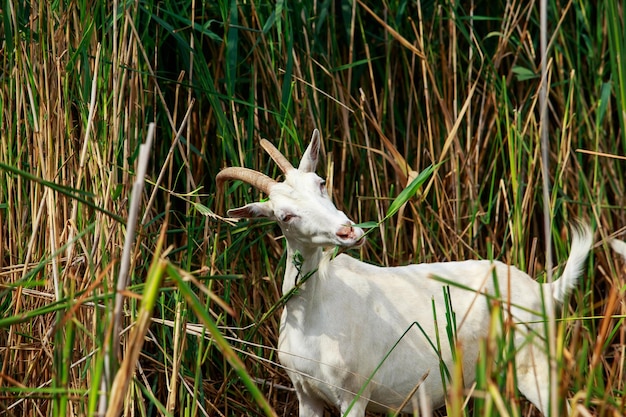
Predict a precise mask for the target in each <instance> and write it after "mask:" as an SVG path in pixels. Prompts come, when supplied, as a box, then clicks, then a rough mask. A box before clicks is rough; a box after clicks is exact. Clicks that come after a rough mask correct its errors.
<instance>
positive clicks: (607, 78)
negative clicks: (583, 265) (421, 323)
mask: <svg viewBox="0 0 626 417" xmlns="http://www.w3.org/2000/svg"><path fill="white" fill-rule="evenodd" d="M197 3H198V4H196V3H194V2H192V3H190V4H187V2H180V3H175V2H166V3H163V4H160V5H159V7H157V6H154V5H151V4H148V3H135V4H130V3H128V4H127V3H123V4H120V3H117V2H114V3H113V4H108V3H102V2H90V1H89V0H79V1H78V2H57V3H52V4H50V5H48V4H44V2H40V3H34V4H32V5H27V4H23V3H19V2H18V3H15V2H7V3H6V4H5V5H4V6H3V9H2V16H3V20H2V23H1V24H2V27H3V33H4V41H3V43H2V47H1V48H2V49H1V50H2V54H1V59H2V71H1V72H0V74H2V75H1V77H2V84H1V86H0V87H1V88H0V106H1V107H2V108H1V110H2V111H1V112H0V115H1V117H2V123H1V124H0V129H1V130H0V141H1V146H2V149H3V151H2V152H0V163H1V164H2V165H0V308H1V310H0V311H2V315H0V398H1V399H2V401H0V413H2V414H4V415H69V414H71V415H83V414H90V415H91V414H96V413H97V411H98V408H99V404H102V403H103V401H106V400H107V399H108V397H109V393H108V391H106V390H104V391H103V392H101V391H100V387H101V385H100V381H101V380H102V376H103V375H107V372H110V374H109V379H108V384H110V383H112V381H113V376H114V374H115V372H116V371H117V369H118V365H117V364H118V363H120V361H122V360H123V359H124V358H125V357H126V356H125V355H126V353H125V352H127V348H129V347H132V346H129V343H130V340H131V339H130V338H129V334H130V333H129V332H130V329H131V328H132V326H133V325H134V324H135V323H136V322H137V320H138V315H139V312H140V309H141V307H140V306H141V303H142V301H145V300H146V299H147V296H148V295H150V296H155V297H156V298H155V303H156V307H155V308H154V309H153V310H152V311H151V314H152V315H153V322H152V325H151V326H150V327H149V328H148V329H147V330H146V331H147V335H146V338H145V340H144V346H143V349H142V350H141V352H140V354H139V360H138V361H137V363H136V370H135V372H134V373H133V372H130V371H129V372H128V373H127V374H125V375H124V376H125V378H126V382H128V386H129V391H128V394H127V395H126V397H125V402H124V406H125V407H126V408H125V412H126V414H130V413H131V410H132V412H134V413H137V414H140V415H153V414H158V413H161V414H169V413H171V414H176V415H182V414H185V415H186V414H190V415H205V414H210V415H256V414H263V411H262V409H261V406H260V405H259V404H262V400H261V399H260V398H259V397H258V396H256V397H255V396H253V395H250V388H249V386H246V385H245V383H246V382H247V381H248V380H247V375H252V376H253V377H254V378H255V379H254V380H255V381H256V382H257V384H258V386H259V387H260V388H261V391H262V392H263V394H264V396H265V398H267V400H268V402H269V404H270V405H271V406H272V407H273V408H274V410H276V412H277V414H281V415H287V414H289V413H295V410H297V401H296V399H295V395H294V393H293V392H292V391H291V390H290V389H289V385H290V382H289V381H288V379H287V378H286V376H285V373H284V371H283V370H282V369H281V368H280V366H279V364H277V363H276V352H275V349H274V347H275V346H276V340H277V331H278V321H279V309H278V310H277V312H275V313H274V314H271V315H269V316H268V317H267V318H266V319H265V320H264V321H263V322H262V323H259V322H260V320H261V318H262V317H263V316H264V314H265V313H266V312H268V311H270V310H271V309H272V306H273V305H274V304H275V303H276V301H277V300H278V299H279V298H280V293H279V288H280V280H281V276H282V275H281V274H282V271H283V267H284V259H283V258H282V248H283V242H282V240H280V238H279V236H278V229H277V228H276V227H274V226H273V225H271V224H268V223H265V222H253V223H245V224H237V225H232V224H230V223H227V222H225V221H224V220H223V219H222V218H221V217H220V215H221V214H223V213H224V208H225V207H233V206H235V205H240V204H241V203H243V202H250V201H253V200H256V199H258V198H260V197H261V196H259V195H258V194H257V193H256V191H254V190H248V189H246V188H245V187H241V186H237V185H232V186H231V187H230V188H229V189H227V190H226V191H225V193H224V194H223V195H219V196H216V190H215V186H214V180H213V178H214V176H215V174H216V173H217V172H218V171H219V169H221V168H222V167H224V166H226V165H238V166H246V167H249V168H254V169H259V170H261V171H263V172H266V173H268V174H270V175H273V176H276V175H277V171H276V168H275V167H274V166H272V165H271V164H269V163H268V161H267V158H266V157H265V156H264V155H263V154H262V152H260V151H259V147H258V140H259V138H260V137H267V138H269V139H271V140H272V141H273V142H274V143H275V144H277V146H279V147H280V149H281V150H283V151H284V152H285V153H286V155H288V157H289V158H290V159H292V160H296V159H297V158H298V157H299V156H300V154H301V152H302V150H303V147H304V145H305V142H306V140H307V139H308V136H309V134H310V132H311V131H312V129H313V127H318V128H319V129H320V130H321V131H322V134H323V136H324V146H325V150H326V151H327V158H326V160H325V163H326V165H325V168H324V169H323V170H320V173H321V174H323V175H324V176H326V177H327V179H328V182H329V183H330V184H331V185H332V188H333V196H334V200H335V201H336V203H337V206H338V207H339V208H340V209H342V210H344V211H345V212H346V213H348V214H349V216H350V217H351V218H352V219H354V220H356V221H363V222H365V221H372V220H374V221H379V220H381V219H383V218H384V217H385V214H386V212H387V209H388V207H389V205H390V203H391V201H392V200H393V199H394V198H395V196H397V195H398V194H399V193H400V191H401V190H402V189H403V188H404V187H406V185H407V184H408V183H409V182H410V180H411V179H412V178H414V177H415V175H416V174H417V173H418V172H421V171H422V170H424V169H425V168H426V167H427V166H429V165H434V164H438V163H440V165H438V167H437V168H436V172H435V173H434V175H433V176H432V181H430V182H428V183H427V184H425V186H424V187H423V188H422V189H421V191H420V192H419V193H418V195H416V196H415V197H414V198H413V199H411V200H410V201H408V202H407V204H406V205H405V206H403V208H402V209H401V210H400V212H398V214H397V215H395V216H393V217H392V218H390V219H389V220H387V221H385V222H384V223H383V224H381V226H380V228H379V230H378V231H377V233H372V234H370V240H369V243H368V245H367V246H366V247H364V248H363V249H361V250H360V251H359V252H358V253H357V252H355V253H353V255H354V256H358V257H361V258H362V259H365V260H367V261H370V262H375V263H378V264H384V265H398V264H406V263H410V262H429V261H439V260H442V261H443V260H457V259H468V258H471V259H474V258H488V257H494V258H497V259H500V260H503V261H506V262H511V263H513V264H515V265H517V266H519V267H520V268H521V269H523V270H526V271H529V272H530V273H531V274H532V275H534V276H537V278H538V279H543V273H544V268H543V265H544V262H545V261H544V259H545V257H544V254H543V252H542V251H543V247H544V245H543V242H545V239H546V236H544V232H543V229H542V224H543V214H542V200H541V166H540V147H539V139H538V138H539V131H540V125H539V120H538V114H539V111H538V102H537V93H538V90H539V78H538V75H537V74H538V64H539V59H538V51H537V49H538V36H539V32H538V11H537V10H535V8H534V7H533V6H534V5H533V4H530V3H527V2H523V1H512V2H501V3H498V4H491V3H490V4H489V5H487V4H482V3H476V4H475V5H474V3H473V2H470V3H469V4H470V5H466V6H463V7H461V6H458V7H453V6H451V5H449V4H443V3H442V4H439V3H435V2H417V3H403V2H390V3H389V4H388V5H386V6H380V5H379V6H376V8H374V7H373V6H371V5H369V3H367V2H364V1H356V2H353V3H350V2H313V3H312V5H310V6H308V5H307V6H305V5H303V4H297V3H296V4H293V3H290V4H289V5H285V4H283V3H278V4H277V5H269V4H266V3H265V2H257V1H253V2H238V4H236V2H232V3H233V4H232V5H231V4H230V3H229V2H224V1H218V2H208V3H200V2H197ZM281 5H282V6H281ZM115 6H117V7H115ZM555 6H556V8H555V9H553V10H552V12H551V13H552V14H553V15H552V18H551V19H550V21H551V22H552V24H551V28H550V29H551V33H552V34H553V36H552V38H551V40H550V42H551V61H550V65H549V83H550V88H549V98H550V107H549V130H550V138H551V144H550V164H551V165H550V173H551V179H550V180H551V183H552V185H553V188H552V191H551V204H550V212H551V215H552V220H553V228H552V230H551V235H550V236H549V238H550V239H552V241H553V242H554V245H555V248H554V249H555V260H556V261H557V264H558V266H562V264H563V262H564V261H565V259H566V256H567V242H568V241H569V238H568V224H570V223H571V222H572V221H573V220H574V219H576V218H582V219H584V220H586V221H588V222H590V223H592V224H593V225H594V227H595V228H596V229H597V233H596V238H597V242H598V243H597V244H596V246H595V248H594V251H593V256H592V257H591V259H590V261H589V263H588V266H587V273H586V278H585V280H584V282H583V283H582V285H581V288H580V291H577V292H576V293H575V294H574V295H573V296H572V299H571V303H570V305H569V306H568V308H567V309H566V311H565V312H564V314H563V316H564V317H566V319H565V320H563V321H560V322H559V323H558V324H559V325H558V331H559V342H561V343H562V344H563V347H564V349H563V357H562V360H561V361H560V367H561V370H562V372H561V375H562V381H561V386H562V392H563V393H564V395H565V394H566V396H567V397H568V398H576V399H579V400H580V407H582V408H583V409H584V410H587V411H588V412H589V413H591V415H599V416H617V415H622V414H624V413H625V412H626V404H625V401H626V400H625V399H624V395H623V392H624V381H625V380H626V378H625V377H624V371H625V368H624V355H625V353H626V352H625V348H626V334H625V330H624V329H625V328H626V327H625V326H624V325H623V320H624V317H626V311H625V307H624V305H625V304H624V277H625V274H626V272H625V270H624V266H623V265H624V263H623V262H621V260H619V259H616V257H615V256H614V255H613V253H612V252H611V251H610V249H609V248H608V246H607V244H606V243H607V238H608V237H610V236H621V237H622V238H623V236H624V233H623V232H624V230H625V229H624V228H625V227H626V210H625V209H624V208H625V207H626V196H625V193H624V189H625V182H624V178H625V173H626V161H625V160H624V155H626V130H625V124H626V121H625V120H624V118H623V116H620V115H623V114H624V112H625V110H624V109H625V108H626V103H625V101H626V83H625V81H624V80H626V70H625V69H624V67H623V62H621V61H620V59H619V57H620V56H623V55H624V54H623V51H624V48H625V46H626V39H625V38H624V35H623V34H624V33H625V32H626V31H625V30H624V10H623V7H621V6H620V5H619V4H617V5H616V4H613V2H610V1H600V2H599V3H598V4H597V5H595V6H591V5H586V4H583V3H581V2H572V3H563V4H561V3H559V4H555ZM281 7H283V8H281ZM370 9H371V10H370ZM194 51H197V52H194ZM149 122H156V125H157V134H156V138H155V143H154V145H153V147H152V155H151V168H150V169H149V170H148V173H147V175H146V182H147V184H146V191H145V193H144V195H143V197H142V200H141V202H140V203H141V204H140V206H141V210H142V214H141V215H140V216H139V223H138V225H137V238H136V241H135V242H134V243H133V246H132V252H131V257H130V265H129V266H130V269H129V270H130V276H129V277H130V285H129V286H128V287H127V288H126V291H125V292H124V295H125V297H126V298H125V305H124V307H125V308H124V310H123V312H124V315H123V320H122V322H121V323H120V324H121V328H122V334H121V337H120V343H121V346H120V349H117V346H113V349H109V350H107V349H106V347H107V346H111V345H110V343H111V341H112V340H115V338H114V337H113V333H112V329H113V328H114V326H113V321H112V319H111V312H112V310H113V305H114V301H113V300H114V298H115V297H114V296H115V288H116V285H117V279H118V274H119V268H120V260H121V257H122V248H123V247H124V240H125V237H126V218H127V216H128V211H129V207H130V205H129V199H130V195H131V188H132V184H133V181H134V179H135V170H136V169H137V168H136V166H137V158H138V152H139V145H140V144H141V143H142V142H143V141H144V140H145V137H146V135H147V126H148V123H149ZM217 197H219V198H221V199H222V200H224V201H222V203H221V204H218V201H217ZM209 208H210V209H209ZM166 219H167V221H166ZM161 231H164V232H165V235H164V236H165V237H164V239H165V243H164V245H165V247H167V250H165V251H164V253H165V255H163V256H161V255H159V254H160V253H161V252H159V251H158V250H157V242H158V236H159V233H160V232H161ZM160 260H167V265H168V268H169V269H168V271H169V272H168V274H167V276H166V277H165V280H164V282H163V284H162V286H161V288H160V289H158V290H151V291H150V292H146V289H147V288H148V287H147V286H146V285H145V282H147V281H148V278H149V277H150V276H151V274H150V273H149V266H150V265H152V264H154V265H156V264H158V263H159V262H160ZM164 262H165V261H164ZM557 269H558V268H557ZM182 271H190V272H191V275H186V274H185V273H183V272H182ZM177 274H178V275H177ZM176 277H178V278H181V277H182V278H181V279H176ZM190 277H192V278H193V280H191V278H190ZM187 290H189V291H187ZM155 291H157V293H156V294H155V293H154V292H155ZM185 294H187V295H185ZM189 294H195V298H193V297H192V296H191V295H189ZM199 307H202V308H203V309H204V311H205V312H208V314H202V313H201V312H200V311H199V310H197V308H199ZM142 314H143V313H142ZM142 317H143V318H142V320H145V316H143V315H142ZM200 323H202V325H200ZM212 324H216V325H217V326H219V334H216V332H217V328H215V329H213V333H211V334H212V336H209V333H207V330H206V329H207V328H208V329H211V326H212ZM209 331H210V330H209ZM220 336H223V337H224V339H225V340H226V341H228V342H229V344H230V348H232V349H233V350H234V351H235V352H238V353H239V358H241V359H242V360H243V363H244V364H245V366H246V369H247V372H243V371H240V373H236V372H235V370H234V369H236V361H237V359H234V357H233V356H229V355H230V353H228V351H227V350H225V349H228V348H227V347H225V346H224V345H222V344H220V343H218V340H219V337H220ZM118 351H119V355H120V356H118V355H117V353H116V352H118ZM106 352H112V353H110V354H108V353H106ZM229 358H230V359H229ZM227 360H231V362H228V361H227ZM233 364H235V365H233ZM131 365H132V364H131ZM233 366H234V367H235V368H233ZM480 366H482V367H483V368H482V369H485V379H484V380H483V381H481V382H480V383H481V384H482V385H479V386H478V387H477V388H476V390H475V391H474V392H472V396H473V397H474V398H483V397H487V398H491V399H492V400H493V401H494V403H497V401H498V400H501V401H502V403H503V404H505V407H506V408H507V410H508V411H507V412H508V413H511V415H536V411H535V410H533V409H532V407H531V406H530V405H528V403H526V402H524V401H523V400H520V399H519V398H518V397H517V396H516V395H517V394H515V391H514V389H513V386H514V378H513V376H512V374H511V373H510V369H509V368H506V369H503V368H497V367H493V366H492V365H489V364H488V363H485V364H481V365H480ZM104 386H110V385H107V384H105V385H104ZM460 395H462V396H463V398H461V400H464V399H465V395H467V393H466V392H463V391H461V394H460ZM458 400H459V398H457V397H453V398H452V401H451V404H457V403H459V401H458ZM455 401H456V402H455ZM489 401H491V400H489ZM461 402H462V401H461ZM487 403H488V401H487ZM487 408H488V407H483V405H481V404H478V401H476V404H475V406H473V407H471V408H469V409H468V410H466V411H465V415H480V416H487V415H499V414H502V410H488V409H487ZM448 412H449V413H450V415H452V414H453V412H456V411H455V410H452V409H449V410H448ZM520 413H521V414H520Z"/></svg>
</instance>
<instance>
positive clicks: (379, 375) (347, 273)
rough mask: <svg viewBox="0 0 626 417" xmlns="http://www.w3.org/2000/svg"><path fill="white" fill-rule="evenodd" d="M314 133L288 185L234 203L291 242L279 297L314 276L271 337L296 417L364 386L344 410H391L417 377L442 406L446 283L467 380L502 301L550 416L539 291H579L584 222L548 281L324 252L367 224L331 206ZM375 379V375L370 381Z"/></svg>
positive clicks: (557, 296) (588, 237)
mask: <svg viewBox="0 0 626 417" xmlns="http://www.w3.org/2000/svg"><path fill="white" fill-rule="evenodd" d="M318 140H319V139H317V138H316V136H315V135H314V138H313V140H312V142H311V145H309V148H308V149H307V152H306V153H305V156H304V157H303V160H302V162H301V163H300V166H299V168H298V169H291V170H289V171H287V172H286V179H285V181H284V182H283V183H278V184H276V185H274V186H273V187H272V188H271V189H270V193H269V200H268V201H266V202H264V203H253V204H249V205H247V206H245V207H242V208H239V209H235V210H231V211H229V214H230V215H234V216H237V217H259V216H261V217H269V218H273V219H275V220H277V221H278V223H279V225H280V227H281V229H282V231H283V233H284V235H285V237H286V239H287V259H288V261H287V266H286V271H285V277H284V282H283V292H284V293H287V292H289V291H290V290H291V289H292V288H293V287H294V285H296V283H297V282H300V281H301V280H302V277H303V275H305V274H306V273H309V272H313V275H312V276H310V278H308V280H306V282H304V283H303V284H302V285H301V287H300V288H299V289H298V292H297V293H296V295H294V296H293V297H292V298H291V299H290V300H289V302H288V303H287V304H286V306H285V309H284V311H283V314H282V317H281V323H280V337H279V342H278V348H279V359H280V361H281V363H282V364H283V365H284V366H285V367H286V369H287V370H288V374H289V377H290V378H291V380H292V382H293V385H294V387H295V390H296V392H297V395H298V399H299V402H300V416H301V417H308V416H322V415H323V410H324V406H325V405H326V404H328V405H331V406H334V407H336V408H337V409H339V410H340V411H341V413H342V415H343V414H345V413H346V412H347V411H348V409H349V408H350V406H351V404H352V403H353V400H355V398H356V394H357V393H359V392H360V393H361V395H360V396H359V397H358V399H357V400H356V401H354V404H352V408H351V409H350V413H349V415H350V416H363V415H364V413H365V409H366V408H368V409H370V410H373V411H386V410H389V409H391V410H394V409H396V408H397V407H399V406H400V405H401V404H402V403H404V402H405V400H406V397H407V396H408V395H409V394H410V393H411V392H413V389H414V388H415V386H416V384H417V383H418V382H419V381H420V380H422V379H424V378H425V379H424V381H423V383H422V385H421V386H420V388H419V389H420V390H424V391H425V393H426V394H427V396H428V397H429V398H430V401H431V402H432V404H433V405H434V406H441V405H443V404H444V400H445V394H446V393H445V392H444V385H443V383H442V380H441V372H440V361H439V356H438V353H437V352H436V349H435V348H434V347H433V346H437V338H436V332H437V331H438V333H439V340H440V345H441V352H440V355H441V357H442V358H443V361H444V363H445V366H446V367H447V369H449V370H450V372H452V369H453V364H452V352H451V347H450V344H449V342H448V337H447V334H446V324H447V323H446V318H445V313H446V307H445V305H446V304H445V298H444V287H445V286H446V285H448V287H449V293H450V304H451V306H452V310H453V311H454V313H455V314H456V327H457V328H456V337H457V340H458V343H459V345H460V346H461V347H462V350H463V353H462V357H463V372H464V382H465V385H466V386H469V385H470V384H471V383H472V382H473V380H474V377H475V375H474V372H475V370H474V368H475V364H476V361H477V359H478V353H479V346H480V343H479V342H480V340H481V339H482V338H484V337H486V336H487V332H488V330H489V323H490V306H491V304H492V302H493V303H495V302H496V300H498V301H499V302H501V303H503V311H505V312H508V311H510V312H511V316H512V317H511V318H512V320H513V322H514V323H516V327H515V339H514V340H515V346H516V349H517V352H518V353H517V355H516V366H517V369H516V374H517V383H518V387H519V390H520V391H521V392H522V393H523V394H524V395H525V396H526V398H528V399H529V400H530V401H531V402H532V403H533V404H535V405H536V406H537V407H538V408H539V409H540V410H541V411H542V412H543V413H544V414H546V410H547V409H548V398H549V388H548V387H549V376H548V374H549V371H548V370H549V365H548V360H547V358H546V356H545V353H544V352H545V348H544V342H543V338H544V329H545V325H544V323H541V321H542V320H544V317H545V316H544V315H543V314H542V313H541V312H542V311H544V302H542V294H544V296H545V297H549V296H552V297H553V298H554V301H556V302H557V303H562V302H563V301H564V298H565V296H566V295H567V293H569V292H570V291H571V290H572V289H573V288H574V287H575V285H576V282H577V280H578V277H579V276H580V274H581V272H582V268H583V266H584V261H585V259H586V257H587V254H588V252H589V250H590V248H591V244H592V233H591V231H590V229H589V227H587V226H581V227H580V228H579V229H575V230H574V233H573V241H572V249H571V252H570V256H569V259H568V261H567V266H566V267H565V269H564V272H563V275H562V276H561V278H560V279H558V280H556V281H555V282H554V283H553V284H551V285H547V284H539V283H537V282H536V281H534V280H533V279H531V278H530V277H529V276H528V275H527V274H525V273H524V272H522V271H520V270H519V269H517V268H515V267H513V266H508V265H505V264H503V263H501V262H498V261H493V262H490V261H471V260H470V261H463V262H447V263H431V264H418V265H409V266H403V267H394V268H382V267H378V266H374V265H370V264H367V263H364V262H361V261H359V260H357V259H354V258H352V257H350V256H347V255H345V254H340V255H338V256H336V257H335V258H334V259H331V255H330V253H329V252H326V253H324V252H323V251H322V247H328V246H343V247H352V246H356V245H359V244H360V243H361V242H360V239H361V237H362V236H363V231H362V230H361V229H359V228H357V227H353V226H352V224H353V223H352V222H350V220H348V218H347V217H346V215H345V214H344V213H342V212H341V211H339V210H337V209H336V208H335V206H334V205H333V204H332V202H331V201H330V199H329V197H328V195H327V194H326V190H325V189H324V186H323V182H322V180H321V179H320V178H319V177H318V176H317V175H315V173H314V170H315V166H316V163H317V160H318V151H319V148H320V144H319V142H318ZM298 259H301V260H302V262H300V261H299V260H298ZM444 280H445V281H447V282H448V284H446V283H444V282H443V281H444ZM496 284H497V285H496ZM496 288H498V290H496ZM485 295H489V296H485ZM433 305H434V308H435V310H436V313H435V312H434V311H433ZM435 321H436V322H437V327H438V330H436V328H435ZM416 323H417V324H419V326H418V325H417V324H416ZM407 330H408V332H407ZM405 332H407V333H406V335H405V336H404V338H402V340H400V339H401V337H402V335H403V334H404V333H405ZM424 333H425V334H424ZM396 343H397V346H396V347H395V349H394V350H393V352H391V353H389V352H390V351H391V349H392V347H393V346H394V345H395V344H396ZM387 355H388V357H387V358H386V359H385V357H386V356H387ZM381 364H382V365H381ZM379 365H380V367H379ZM378 367H379V368H378ZM377 368H378V369H377ZM370 377H371V378H372V379H371V382H369V383H366V382H367V380H368V378H370ZM414 403H416V401H408V402H407V403H406V404H409V405H408V406H406V407H405V409H404V411H407V412H411V411H413V409H412V404H414Z"/></svg>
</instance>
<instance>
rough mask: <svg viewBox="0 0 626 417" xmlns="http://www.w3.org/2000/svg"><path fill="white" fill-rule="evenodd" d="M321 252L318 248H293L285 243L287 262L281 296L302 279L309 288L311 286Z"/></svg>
mask: <svg viewBox="0 0 626 417" xmlns="http://www.w3.org/2000/svg"><path fill="white" fill-rule="evenodd" d="M322 256H323V252H322V249H321V248H319V247H301V246H294V245H291V244H289V242H287V262H286V266H285V278H284V280H283V294H287V293H288V292H289V291H291V290H292V289H293V287H294V286H295V285H296V284H297V283H300V282H301V281H302V280H303V279H306V280H307V283H308V285H309V286H311V285H313V284H312V281H314V280H315V277H314V276H309V275H310V274H311V273H313V274H314V275H317V269H318V266H319V264H320V261H321V259H322Z"/></svg>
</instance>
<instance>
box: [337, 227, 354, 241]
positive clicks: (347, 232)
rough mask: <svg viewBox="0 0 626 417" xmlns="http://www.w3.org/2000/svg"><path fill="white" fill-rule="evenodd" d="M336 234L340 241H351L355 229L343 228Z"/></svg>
mask: <svg viewBox="0 0 626 417" xmlns="http://www.w3.org/2000/svg"><path fill="white" fill-rule="evenodd" d="M336 234H337V237H338V238H339V239H350V238H353V237H354V229H353V228H352V226H341V227H340V228H339V230H337V233H336Z"/></svg>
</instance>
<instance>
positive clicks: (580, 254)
mask: <svg viewBox="0 0 626 417" xmlns="http://www.w3.org/2000/svg"><path fill="white" fill-rule="evenodd" d="M572 235H573V237H572V247H571V249H570V253H569V257H568V258H567V264H566V265H565V269H564V270H563V274H562V275H561V277H560V278H559V279H557V280H556V281H554V282H553V283H552V297H553V298H554V300H555V301H556V302H558V303H559V304H563V302H564V301H565V297H566V296H567V295H568V294H569V293H570V292H571V291H572V290H573V289H574V288H575V287H576V284H578V278H579V277H580V275H581V274H582V272H583V266H584V263H585V260H586V259H587V255H589V251H590V250H591V245H592V244H593V232H592V231H591V228H590V227H589V225H588V224H583V223H580V224H579V225H578V226H577V227H572Z"/></svg>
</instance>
